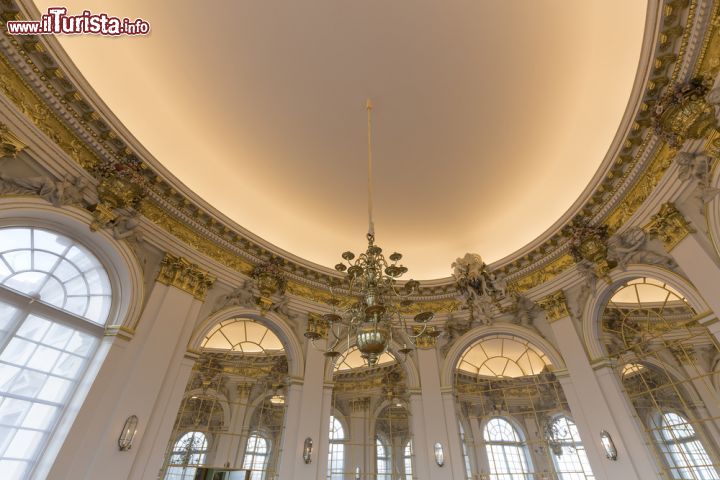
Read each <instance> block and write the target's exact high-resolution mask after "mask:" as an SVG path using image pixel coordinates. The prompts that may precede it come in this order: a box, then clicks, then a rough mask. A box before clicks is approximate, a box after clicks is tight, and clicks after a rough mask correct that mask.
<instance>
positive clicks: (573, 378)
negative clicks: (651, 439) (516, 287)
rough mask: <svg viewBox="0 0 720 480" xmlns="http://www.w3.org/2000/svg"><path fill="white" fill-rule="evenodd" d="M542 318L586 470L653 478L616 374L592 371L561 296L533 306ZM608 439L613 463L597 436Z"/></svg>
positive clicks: (607, 478)
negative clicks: (561, 368) (558, 358)
mask: <svg viewBox="0 0 720 480" xmlns="http://www.w3.org/2000/svg"><path fill="white" fill-rule="evenodd" d="M539 304H540V306H541V307H542V308H543V309H544V310H545V312H546V314H547V320H548V322H549V323H550V327H551V328H552V331H553V334H554V336H555V340H556V345H557V347H558V348H559V350H560V353H561V354H562V356H563V359H564V361H565V364H566V366H567V370H568V374H569V375H562V373H561V372H559V373H558V375H557V377H558V380H559V381H560V384H561V385H562V387H563V391H564V393H565V397H566V398H567V401H568V404H569V406H570V411H571V412H572V416H573V420H574V421H575V424H576V425H577V427H578V431H579V433H580V437H581V438H582V440H583V445H584V446H585V449H586V451H587V454H588V459H589V461H590V466H591V467H592V469H593V473H594V474H595V478H597V479H598V480H616V479H619V478H622V479H623V480H632V479H636V480H649V479H653V478H659V475H658V472H657V468H656V466H655V462H654V458H653V456H652V452H651V451H650V450H649V449H648V445H647V439H646V437H645V434H644V432H643V431H642V430H641V429H640V427H639V425H638V424H637V421H636V419H635V418H634V411H633V408H632V406H631V405H630V402H629V401H628V400H627V399H626V398H625V394H624V393H623V391H622V387H621V384H620V381H619V379H618V377H617V374H616V373H615V372H614V371H613V370H612V368H610V367H609V366H602V367H601V368H599V369H597V371H594V370H593V368H592V366H591V365H590V361H589V360H588V357H587V354H586V353H585V347H584V345H583V343H582V340H581V337H580V336H579V335H578V332H577V330H576V327H575V323H574V322H573V320H572V319H571V318H570V314H569V310H568V308H567V303H566V301H565V294H564V293H563V292H562V291H558V292H556V293H554V294H552V295H549V296H548V297H545V298H544V299H542V300H541V301H540V302H539ZM602 430H606V431H608V432H609V433H610V435H611V436H612V439H613V441H614V443H615V446H616V448H617V451H618V457H617V460H616V461H612V460H610V459H607V458H606V456H605V453H604V449H603V447H602V444H601V443H600V432H601V431H602Z"/></svg>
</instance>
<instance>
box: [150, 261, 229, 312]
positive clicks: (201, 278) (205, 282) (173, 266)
mask: <svg viewBox="0 0 720 480" xmlns="http://www.w3.org/2000/svg"><path fill="white" fill-rule="evenodd" d="M157 281H158V282H160V283H162V284H164V285H170V286H173V287H176V288H179V289H180V290H182V291H184V292H187V293H189V294H190V295H192V296H193V297H195V298H197V299H198V300H200V301H204V300H205V296H206V295H207V291H208V289H209V288H210V287H211V286H212V284H213V283H214V282H215V277H213V276H212V275H210V274H209V273H207V272H205V271H203V270H200V268H199V267H198V266H197V265H195V264H194V263H190V262H189V261H188V260H186V259H184V258H182V257H176V256H174V255H171V254H169V253H166V254H165V258H163V260H162V263H161V264H160V273H158V276H157Z"/></svg>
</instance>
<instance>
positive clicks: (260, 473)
mask: <svg viewBox="0 0 720 480" xmlns="http://www.w3.org/2000/svg"><path fill="white" fill-rule="evenodd" d="M268 443H269V442H268V441H267V439H266V438H265V437H263V436H262V435H258V434H257V433H253V434H252V435H250V437H249V438H248V441H247V444H246V446H245V458H244V459H243V466H242V468H244V469H247V470H252V474H251V475H250V480H265V473H266V471H267V465H268V458H269V457H270V447H269V444H268Z"/></svg>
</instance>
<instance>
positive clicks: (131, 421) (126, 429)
mask: <svg viewBox="0 0 720 480" xmlns="http://www.w3.org/2000/svg"><path fill="white" fill-rule="evenodd" d="M137 425H138V417H137V415H130V416H129V417H128V418H127V420H125V425H123V429H122V432H120V436H119V437H118V448H120V451H121V452H126V451H128V450H130V449H131V448H132V444H133V440H134V439H135V434H137Z"/></svg>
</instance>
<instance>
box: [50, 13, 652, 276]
mask: <svg viewBox="0 0 720 480" xmlns="http://www.w3.org/2000/svg"><path fill="white" fill-rule="evenodd" d="M54 4H55V2H53V1H48V0H41V1H37V2H36V5H37V6H38V8H39V9H40V10H41V11H45V10H46V9H47V7H48V6H52V5H54ZM67 6H68V9H69V12H70V13H71V14H73V13H80V12H82V10H83V9H88V10H91V11H93V12H96V13H99V12H106V13H108V14H110V15H115V16H126V17H129V18H137V17H142V18H143V19H145V20H146V21H148V22H149V23H150V25H151V34H150V35H149V36H147V37H118V38H107V37H97V36H91V35H78V36H72V37H71V36H64V37H60V38H59V40H60V42H61V44H62V46H63V47H64V48H65V49H66V51H67V52H68V54H69V56H70V57H71V59H72V60H73V61H74V62H75V64H76V65H77V66H78V68H79V70H80V71H81V72H82V73H83V75H84V76H85V77H86V78H87V80H88V81H89V83H90V84H91V85H92V86H93V87H94V88H95V90H96V91H97V93H98V94H99V96H100V97H101V98H102V99H103V100H104V101H105V102H106V103H107V105H108V106H109V108H110V109H111V110H112V111H113V112H114V113H115V114H116V115H117V116H118V118H119V119H120V120H121V121H122V122H123V123H124V124H125V126H126V127H127V128H128V129H129V130H130V131H131V132H132V133H133V134H134V135H135V136H136V137H137V138H138V140H139V141H140V142H141V143H142V144H143V145H144V146H145V147H147V149H148V150H149V151H150V152H152V154H153V155H154V156H155V157H156V158H157V159H158V160H159V161H160V162H161V163H162V164H163V165H164V166H165V167H167V168H168V169H169V170H170V171H171V172H172V173H173V174H174V175H176V176H177V177H178V178H179V179H180V180H181V181H182V182H183V183H185V184H186V185H187V186H188V187H189V188H190V189H192V190H193V191H195V192H196V193H197V194H198V195H200V196H201V197H202V198H204V199H205V200H207V201H208V202H209V203H211V204H212V205H213V206H215V207H216V208H218V209H219V210H220V211H221V212H223V213H224V214H226V215H228V216H229V217H230V218H232V219H233V220H235V221H237V222H238V223H239V224H240V225H242V226H243V227H245V228H247V229H248V230H250V231H251V232H253V233H254V234H256V235H258V236H260V237H262V238H264V239H265V240H267V241H269V242H271V243H273V244H274V245H276V246H278V247H280V248H282V249H285V250H287V251H289V252H291V253H293V254H295V255H297V256H299V257H302V258H305V259H307V260H310V261H313V262H316V263H319V264H321V265H324V266H328V267H332V265H334V264H335V263H337V261H338V260H339V259H340V252H342V251H344V250H348V249H349V250H353V251H355V252H357V251H358V250H361V249H364V247H365V232H366V228H367V220H366V215H367V213H366V206H365V202H366V192H365V186H366V184H365V182H366V179H365V168H366V166H365V161H366V136H365V135H366V131H365V128H366V125H365V122H366V119H365V110H364V102H365V99H366V98H368V97H370V98H371V99H372V100H373V102H374V105H375V110H374V126H375V128H374V132H373V134H374V139H375V148H374V155H375V172H376V178H375V196H376V198H375V208H376V214H375V216H376V220H375V226H376V231H377V241H378V243H379V244H380V246H382V247H383V248H384V249H385V251H387V252H391V251H395V250H397V251H400V252H402V253H404V254H405V259H404V263H405V265H406V266H408V267H409V269H410V272H409V275H408V276H409V277H414V278H418V279H428V278H438V277H446V276H448V275H449V273H450V263H451V262H452V261H453V260H454V259H455V258H456V257H458V256H462V255H463V254H464V253H465V252H467V251H471V252H477V253H479V254H480V255H482V257H483V258H484V259H485V261H486V262H488V263H489V262H491V261H494V260H497V259H499V258H502V257H504V256H506V255H508V254H510V253H512V252H514V251H515V250H517V249H519V248H521V247H523V246H524V245H526V244H527V243H529V242H531V241H532V240H533V239H534V238H536V237H537V236H538V235H540V234H541V233H542V232H543V231H545V230H546V229H547V228H548V227H550V226H551V225H552V224H553V222H555V221H556V220H557V219H558V218H560V217H561V216H562V215H563V213H565V211H566V210H567V209H568V208H569V207H570V206H571V204H572V203H573V202H574V201H575V200H576V199H577V198H578V196H579V195H580V193H581V192H582V191H583V189H584V188H585V187H586V186H587V184H588V182H589V181H590V179H591V177H592V176H593V174H594V173H595V171H596V170H597V169H598V167H599V165H600V163H601V162H602V160H603V158H604V157H605V155H606V153H607V151H608V148H609V147H610V144H611V142H612V141H613V139H614V137H615V134H616V132H617V129H618V127H619V125H620V121H621V118H622V117H623V114H624V112H625V109H626V107H627V103H628V99H629V97H630V92H631V89H632V85H633V81H634V79H635V74H636V72H637V70H638V61H639V56H640V48H641V43H642V36H643V32H644V30H645V12H646V7H647V3H646V1H640V0H604V1H602V2H599V1H592V2H578V1H558V0H504V1H497V0H446V1H442V2H439V1H436V0H395V1H392V2H388V1H381V0H367V1H357V0H306V1H302V2H299V1H290V0H262V1H260V0H232V1H231V0H225V1H219V0H218V1H213V2H206V3H202V2H200V3H199V2H197V1H188V0H173V1H170V0H157V1H152V2H148V1H146V0H126V1H122V2H107V1H103V0H92V1H85V0H83V1H74V2H70V3H68V4H67Z"/></svg>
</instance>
